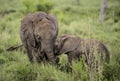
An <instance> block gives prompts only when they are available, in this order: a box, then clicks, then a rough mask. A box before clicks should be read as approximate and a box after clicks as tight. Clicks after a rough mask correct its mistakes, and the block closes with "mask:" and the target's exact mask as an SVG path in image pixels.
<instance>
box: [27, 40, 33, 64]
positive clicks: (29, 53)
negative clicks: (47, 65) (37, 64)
mask: <svg viewBox="0 0 120 81" xmlns="http://www.w3.org/2000/svg"><path fill="white" fill-rule="evenodd" d="M25 48H26V52H27V56H28V59H29V61H30V62H31V63H32V62H33V55H32V49H31V46H30V45H29V44H28V43H27V42H26V43H25Z"/></svg>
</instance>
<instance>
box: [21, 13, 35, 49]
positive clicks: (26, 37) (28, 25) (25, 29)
mask: <svg viewBox="0 0 120 81" xmlns="http://www.w3.org/2000/svg"><path fill="white" fill-rule="evenodd" d="M21 32H22V39H23V41H27V42H28V43H30V45H31V46H33V47H35V45H36V43H35V37H34V25H33V22H32V14H28V15H27V16H26V17H24V19H23V20H22V22H21Z"/></svg>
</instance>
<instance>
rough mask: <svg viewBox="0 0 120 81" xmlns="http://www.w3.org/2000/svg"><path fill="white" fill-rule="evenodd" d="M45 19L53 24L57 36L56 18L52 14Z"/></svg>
mask: <svg viewBox="0 0 120 81" xmlns="http://www.w3.org/2000/svg"><path fill="white" fill-rule="evenodd" d="M47 19H48V20H50V21H52V23H53V24H54V26H55V28H56V32H57V35H58V21H57V18H56V17H55V16H54V15H53V14H48V15H47ZM57 35H56V36H57Z"/></svg>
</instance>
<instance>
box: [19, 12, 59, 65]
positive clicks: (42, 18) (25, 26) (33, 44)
mask: <svg viewBox="0 0 120 81" xmlns="http://www.w3.org/2000/svg"><path fill="white" fill-rule="evenodd" d="M57 35H58V22H57V18H56V17H55V16H54V15H52V14H47V13H45V12H42V11H38V12H35V13H29V14H27V15H26V16H25V17H24V18H23V19H22V21H21V27H20V38H21V41H22V43H23V46H24V47H25V49H26V52H27V55H28V58H29V61H30V62H33V61H34V60H36V61H37V62H39V63H40V62H42V61H44V60H47V61H49V62H50V63H52V64H55V63H56V61H57V60H58V59H57V57H55V55H54V49H55V48H54V46H55V40H56V38H57Z"/></svg>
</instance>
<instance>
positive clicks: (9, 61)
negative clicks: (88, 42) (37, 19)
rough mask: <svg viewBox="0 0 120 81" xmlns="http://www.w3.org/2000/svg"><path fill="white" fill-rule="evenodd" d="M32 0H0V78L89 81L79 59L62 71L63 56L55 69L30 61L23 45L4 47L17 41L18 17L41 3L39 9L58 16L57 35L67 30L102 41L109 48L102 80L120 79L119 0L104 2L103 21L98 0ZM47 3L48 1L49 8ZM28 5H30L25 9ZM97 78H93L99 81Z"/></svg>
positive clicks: (1, 80) (15, 43) (25, 80)
mask: <svg viewBox="0 0 120 81" xmlns="http://www.w3.org/2000/svg"><path fill="white" fill-rule="evenodd" d="M32 1H33V0H30V1H29V0H27V1H25V0H19V1H16V0H11V1H9V0H1V1H0V81H89V77H88V73H89V72H88V70H87V68H88V67H87V65H86V64H85V63H84V62H83V61H80V62H77V63H76V62H75V61H74V62H73V67H72V68H73V70H74V71H73V72H66V67H65V65H66V63H67V59H66V56H65V55H61V56H60V63H61V64H62V66H61V67H59V68H56V67H55V66H52V65H48V64H45V65H44V64H37V63H35V64H30V62H29V60H28V57H27V54H26V53H25V52H24V48H21V49H19V50H16V51H13V52H7V51H6V49H7V48H8V47H10V46H13V45H17V44H20V43H21V41H20V37H19V29H20V23H21V19H22V18H23V17H24V16H25V15H26V14H27V13H29V12H36V11H37V10H39V9H38V7H37V6H38V5H39V6H42V7H40V8H43V9H42V10H43V11H47V12H51V13H54V14H55V15H56V16H57V17H58V22H59V36H60V35H62V34H64V33H67V34H73V35H75V36H79V37H81V38H90V39H98V40H100V41H101V42H103V43H104V44H105V45H106V46H107V48H108V49H109V51H110V56H111V60H110V64H105V65H104V69H103V74H102V81H119V80H120V70H119V68H120V58H119V57H120V51H119V50H120V48H119V47H120V35H119V34H120V15H119V13H120V9H119V4H118V3H119V0H114V1H112V0H109V1H108V10H107V13H106V15H105V21H104V23H100V22H99V10H100V5H101V0H98V1H96V0H92V2H91V1H90V0H80V5H76V2H75V1H73V0H60V1H58V0H51V2H49V1H45V0H36V1H34V3H31V2H32ZM42 1H43V3H42ZM8 3H9V4H8ZM26 3H27V5H28V6H26ZM30 3H31V4H30ZM39 3H40V4H39ZM47 4H50V5H49V7H50V9H49V10H47V7H46V5H47ZM31 5H32V6H33V7H30V8H29V6H31ZM11 10H13V11H14V12H11ZM60 68H63V69H62V70H60ZM98 78H99V77H98ZM98 78H96V81H99V79H98Z"/></svg>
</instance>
